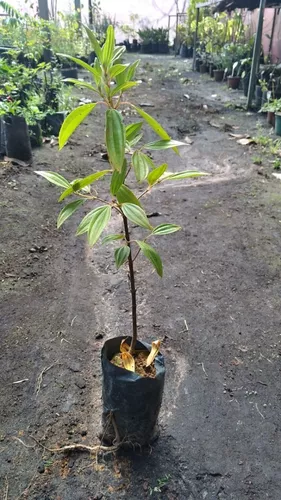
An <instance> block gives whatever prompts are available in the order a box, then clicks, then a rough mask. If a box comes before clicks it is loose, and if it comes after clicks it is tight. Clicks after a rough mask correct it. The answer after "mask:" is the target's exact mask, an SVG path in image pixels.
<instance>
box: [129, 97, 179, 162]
mask: <svg viewBox="0 0 281 500" xmlns="http://www.w3.org/2000/svg"><path fill="white" fill-rule="evenodd" d="M133 108H134V109H135V110H136V111H137V113H138V114H139V115H140V116H141V117H142V118H143V119H144V120H145V121H146V123H147V124H148V125H149V126H150V127H151V128H152V130H154V132H156V134H157V135H159V137H161V139H164V141H170V140H171V137H170V136H169V134H168V133H167V132H166V130H164V129H163V127H162V125H160V123H158V121H157V120H155V118H153V117H152V116H150V115H149V114H148V113H146V112H145V111H143V110H142V109H141V108H138V107H137V106H134V105H133ZM174 151H175V153H177V154H178V150H177V148H174Z"/></svg>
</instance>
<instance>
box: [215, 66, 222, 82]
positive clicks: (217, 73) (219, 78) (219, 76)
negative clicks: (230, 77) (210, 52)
mask: <svg viewBox="0 0 281 500" xmlns="http://www.w3.org/2000/svg"><path fill="white" fill-rule="evenodd" d="M223 76H224V70H223V69H214V78H215V82H222V81H223Z"/></svg>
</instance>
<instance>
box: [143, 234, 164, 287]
mask: <svg viewBox="0 0 281 500" xmlns="http://www.w3.org/2000/svg"><path fill="white" fill-rule="evenodd" d="M137 244H138V245H139V247H140V249H141V251H142V253H143V254H144V255H145V257H146V258H147V259H148V260H150V262H151V264H152V265H153V267H154V268H155V270H156V272H157V274H159V276H161V278H162V276H163V264H162V260H161V257H160V255H159V254H158V253H157V252H156V250H154V248H153V247H151V246H150V245H148V244H147V243H145V242H144V241H137Z"/></svg>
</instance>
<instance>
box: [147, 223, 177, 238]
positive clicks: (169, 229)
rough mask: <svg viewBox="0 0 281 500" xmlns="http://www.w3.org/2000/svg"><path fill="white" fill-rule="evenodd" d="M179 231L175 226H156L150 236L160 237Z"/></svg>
mask: <svg viewBox="0 0 281 500" xmlns="http://www.w3.org/2000/svg"><path fill="white" fill-rule="evenodd" d="M180 229H181V227H180V226H177V225H176V224H160V225H159V226H156V227H155V228H154V229H153V231H152V234H154V235H157V236H158V235H159V236H160V235H162V234H171V233H175V232H176V231H179V230H180Z"/></svg>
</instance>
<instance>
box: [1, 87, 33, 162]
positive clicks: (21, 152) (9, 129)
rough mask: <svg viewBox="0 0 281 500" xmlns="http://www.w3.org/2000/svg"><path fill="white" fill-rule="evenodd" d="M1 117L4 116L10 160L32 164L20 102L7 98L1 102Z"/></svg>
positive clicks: (7, 154)
mask: <svg viewBox="0 0 281 500" xmlns="http://www.w3.org/2000/svg"><path fill="white" fill-rule="evenodd" d="M0 115H1V116H3V128H4V142H5V149H6V156H7V157H8V158H9V159H10V160H15V161H16V160H19V161H20V162H24V163H26V164H30V163H31V161H32V151H31V144H30V137H29V132H28V127H27V124H26V121H25V118H24V116H23V109H22V107H21V103H20V101H17V100H15V99H13V98H12V97H11V96H7V98H6V99H5V100H3V101H1V102H0ZM1 142H2V141H1Z"/></svg>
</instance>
